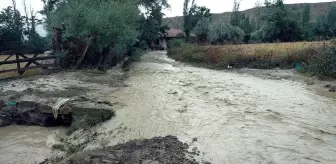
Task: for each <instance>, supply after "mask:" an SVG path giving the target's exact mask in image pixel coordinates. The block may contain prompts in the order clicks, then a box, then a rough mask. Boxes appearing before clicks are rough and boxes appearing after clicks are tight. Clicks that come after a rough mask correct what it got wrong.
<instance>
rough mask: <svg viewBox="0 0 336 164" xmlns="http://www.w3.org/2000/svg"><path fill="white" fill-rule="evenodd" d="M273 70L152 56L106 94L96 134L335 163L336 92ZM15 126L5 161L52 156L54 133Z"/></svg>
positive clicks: (228, 159)
mask: <svg viewBox="0 0 336 164" xmlns="http://www.w3.org/2000/svg"><path fill="white" fill-rule="evenodd" d="M253 72H254V73H255V74H258V72H259V71H258V70H253ZM276 72H277V74H278V75H275V76H276V77H277V78H269V77H267V76H257V75H255V74H252V73H250V72H248V71H247V72H245V73H244V72H239V71H238V72H237V71H219V70H211V69H205V68H197V67H193V66H190V65H187V64H183V63H179V62H176V61H174V60H172V59H169V58H168V57H167V56H166V53H165V52H150V53H148V54H146V55H144V56H142V58H141V61H140V62H136V63H134V64H133V66H132V67H131V69H130V71H129V78H128V79H127V80H126V87H123V88H121V89H120V90H117V91H115V90H114V91H113V92H112V91H111V93H110V94H106V95H104V97H105V98H106V99H107V100H108V101H110V102H112V103H113V104H116V106H115V107H114V108H115V110H116V116H115V117H114V118H112V119H111V120H110V121H107V122H105V123H103V124H102V125H101V126H98V127H97V128H96V129H95V130H96V131H97V132H98V134H100V138H101V139H102V142H101V144H102V143H103V144H105V143H108V145H111V146H112V145H115V144H118V143H124V142H126V141H129V140H132V139H142V138H152V137H156V136H166V135H175V136H177V137H178V138H179V139H180V140H181V141H183V142H187V143H189V144H190V145H191V149H194V150H195V149H197V151H200V155H199V156H198V157H196V158H197V159H198V160H199V161H209V162H211V163H214V164H223V163H228V164H238V163H246V164H250V163H291V164H301V163H302V164H309V163H326V164H332V163H336V97H335V94H333V93H329V92H326V91H325V90H324V89H323V88H322V89H321V88H319V87H316V88H315V87H314V86H307V84H306V83H305V82H303V81H300V80H293V79H297V78H300V75H296V74H294V73H290V72H289V73H288V72H286V71H282V70H279V71H276ZM15 128H18V127H14V128H13V127H6V128H4V129H3V128H2V129H0V163H10V162H8V161H11V159H10V158H20V157H22V158H23V159H27V158H26V157H25V156H27V155H31V156H32V157H34V156H35V158H38V159H40V158H42V159H43V157H45V156H46V154H48V152H49V151H50V147H48V146H47V145H48V141H49V140H50V133H51V131H52V130H51V129H48V130H46V129H43V130H41V129H36V128H32V129H28V130H25V128H22V129H23V130H22V129H21V130H20V132H18V131H15ZM34 132H36V133H34ZM48 137H49V140H48ZM103 141H104V142H103ZM21 143H26V144H23V146H22V145H21ZM39 145H42V146H39ZM21 146H22V150H21V153H22V152H23V155H21V156H20V151H19V150H20V147H21ZM95 146H96V147H97V146H98V147H99V144H92V145H91V147H90V146H89V148H88V149H90V148H93V147H95ZM104 146H106V145H104ZM194 150H193V151H194ZM12 161H13V160H12ZM20 162H21V161H20V160H19V161H18V162H16V163H20ZM22 162H23V161H22ZM23 163H26V161H24V162H23Z"/></svg>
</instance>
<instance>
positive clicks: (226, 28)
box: [209, 21, 244, 44]
mask: <svg viewBox="0 0 336 164" xmlns="http://www.w3.org/2000/svg"><path fill="white" fill-rule="evenodd" d="M243 38H244V31H243V30H241V29H240V28H239V27H235V26H232V25H231V24H230V23H226V22H225V21H217V22H214V23H213V24H212V25H211V31H210V35H209V40H210V41H211V43H212V44H226V43H240V42H242V41H243Z"/></svg>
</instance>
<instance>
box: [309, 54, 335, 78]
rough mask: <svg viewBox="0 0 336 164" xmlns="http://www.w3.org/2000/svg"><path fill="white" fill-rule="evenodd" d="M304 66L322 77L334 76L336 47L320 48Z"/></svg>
mask: <svg viewBox="0 0 336 164" xmlns="http://www.w3.org/2000/svg"><path fill="white" fill-rule="evenodd" d="M318 52H319V53H318V54H317V55H314V56H313V57H312V58H311V59H310V60H309V63H308V65H307V66H306V67H307V68H306V69H307V71H308V72H312V73H314V74H315V75H316V76H318V77H321V78H324V77H331V78H336V47H327V48H323V49H322V48H321V49H320V50H319V51H318Z"/></svg>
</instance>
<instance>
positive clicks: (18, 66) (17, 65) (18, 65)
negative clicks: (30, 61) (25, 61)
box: [15, 53, 22, 75]
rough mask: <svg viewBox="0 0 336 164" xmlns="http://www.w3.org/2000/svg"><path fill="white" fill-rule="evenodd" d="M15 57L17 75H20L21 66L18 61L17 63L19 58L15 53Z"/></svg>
mask: <svg viewBox="0 0 336 164" xmlns="http://www.w3.org/2000/svg"><path fill="white" fill-rule="evenodd" d="M15 56H16V60H17V62H16V67H17V69H18V74H19V75H22V71H21V70H20V69H21V65H20V61H19V58H20V56H19V54H18V53H16V54H15Z"/></svg>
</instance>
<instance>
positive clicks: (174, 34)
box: [167, 28, 184, 38]
mask: <svg viewBox="0 0 336 164" xmlns="http://www.w3.org/2000/svg"><path fill="white" fill-rule="evenodd" d="M179 36H184V32H183V31H182V30H180V29H176V28H171V29H169V30H168V31H167V37H168V38H174V37H179Z"/></svg>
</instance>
